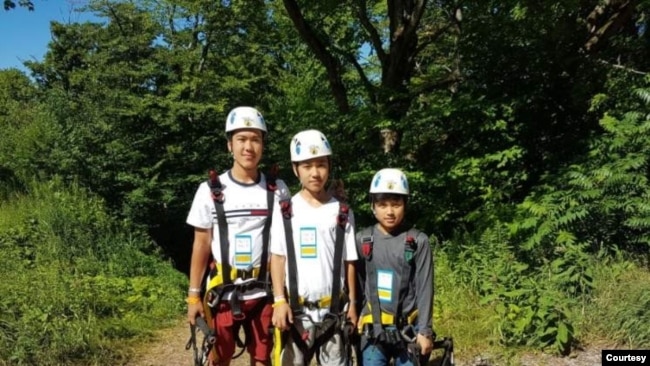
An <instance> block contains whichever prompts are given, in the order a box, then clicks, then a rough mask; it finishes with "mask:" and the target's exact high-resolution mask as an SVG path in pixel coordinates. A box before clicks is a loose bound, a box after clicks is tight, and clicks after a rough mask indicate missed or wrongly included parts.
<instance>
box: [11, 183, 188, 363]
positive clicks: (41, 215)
mask: <svg viewBox="0 0 650 366" xmlns="http://www.w3.org/2000/svg"><path fill="white" fill-rule="evenodd" d="M27 191H28V195H19V196H14V198H12V199H11V200H8V201H3V202H1V203H0V263H2V266H0V276H1V277H2V278H3V281H2V283H0V340H1V341H0V360H5V361H6V362H9V364H16V365H19V364H39V365H61V364H80V365H88V364H93V363H101V364H114V363H117V360H119V359H120V358H124V357H127V353H126V348H125V347H124V345H125V344H127V343H128V342H125V341H128V340H130V339H135V338H137V337H139V336H143V335H146V334H148V333H150V332H151V331H152V330H155V329H156V328H158V327H160V326H164V325H165V324H169V323H170V322H172V321H175V320H176V319H177V318H178V314H179V313H180V310H181V309H182V308H183V303H182V298H183V288H184V287H185V286H184V285H185V279H184V277H183V276H182V275H180V274H179V273H178V272H176V271H175V270H174V269H173V268H172V266H171V265H170V264H169V263H166V262H165V261H163V260H162V259H160V257H158V256H156V255H155V254H152V253H151V252H152V249H151V244H150V243H149V242H148V240H147V239H146V236H145V235H143V234H142V233H139V232H137V231H133V230H132V229H130V228H129V227H127V226H125V225H123V224H120V223H119V222H115V221H114V220H113V219H111V218H110V217H109V216H107V215H106V213H105V211H104V208H103V203H102V201H100V200H99V199H97V198H96V197H94V196H92V195H90V194H87V193H85V192H84V191H83V190H81V189H79V188H77V187H75V186H73V187H69V188H64V187H63V186H62V184H61V183H60V182H59V181H57V180H53V181H48V182H38V181H34V182H32V183H30V184H28V185H27ZM145 252H149V254H146V253H145ZM111 360H112V361H111Z"/></svg>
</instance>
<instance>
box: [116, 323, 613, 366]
mask: <svg viewBox="0 0 650 366" xmlns="http://www.w3.org/2000/svg"><path fill="white" fill-rule="evenodd" d="M189 335H190V332H189V327H188V326H187V323H186V322H185V320H184V319H183V320H181V321H179V323H178V325H177V326H175V327H173V328H170V329H165V330H163V331H160V332H159V333H158V335H157V336H156V337H155V340H154V341H153V342H151V343H148V344H143V345H142V346H141V347H139V348H138V349H137V351H136V356H135V357H134V359H133V360H132V361H131V362H129V363H127V364H126V366H193V360H192V352H191V351H189V350H185V344H186V343H187V340H188V339H189ZM611 348H613V347H611V346H607V345H590V346H589V347H586V349H584V350H582V351H576V352H574V353H573V354H571V355H570V356H568V357H556V356H551V355H548V354H544V353H531V354H526V355H524V356H522V357H521V358H519V359H516V360H510V361H502V360H500V358H499V357H492V356H490V355H472V356H469V355H459V354H457V355H456V366H597V365H601V361H600V357H601V349H611ZM436 356H437V354H434V357H432V360H431V362H430V363H429V365H428V366H437V362H436ZM231 365H232V366H248V365H249V362H248V355H247V354H244V355H242V356H241V357H240V358H237V359H235V360H233V362H232V363H231Z"/></svg>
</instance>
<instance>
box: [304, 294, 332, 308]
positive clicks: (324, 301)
mask: <svg viewBox="0 0 650 366" xmlns="http://www.w3.org/2000/svg"><path fill="white" fill-rule="evenodd" d="M305 303H308V304H310V305H315V306H316V307H317V308H327V307H329V306H330V304H331V303H332V297H331V296H325V297H321V298H320V299H318V300H316V301H307V300H306V299H305V298H303V297H298V304H300V305H305Z"/></svg>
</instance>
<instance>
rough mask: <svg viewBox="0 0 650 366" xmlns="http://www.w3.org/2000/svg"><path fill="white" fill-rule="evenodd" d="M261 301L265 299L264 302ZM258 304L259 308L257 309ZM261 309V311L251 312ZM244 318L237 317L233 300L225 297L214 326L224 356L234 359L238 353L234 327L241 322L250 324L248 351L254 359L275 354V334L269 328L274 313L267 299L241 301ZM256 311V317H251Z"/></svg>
mask: <svg viewBox="0 0 650 366" xmlns="http://www.w3.org/2000/svg"><path fill="white" fill-rule="evenodd" d="M260 302H264V304H261V303H260ZM255 308H257V309H255ZM254 310H257V314H251V313H252V312H253V311H254ZM241 311H242V315H244V314H245V317H244V318H243V319H234V318H233V315H232V310H231V308H230V303H228V302H226V301H224V302H222V303H220V304H219V308H218V311H217V314H216V315H215V317H214V324H213V327H214V329H215V333H216V336H217V343H216V344H215V347H216V349H217V353H218V354H219V358H220V359H221V360H230V359H232V357H233V355H234V354H235V337H237V336H238V335H235V334H234V329H239V327H236V328H235V326H237V325H239V324H241V325H242V328H245V327H248V328H249V335H250V339H249V344H248V346H247V351H248V353H249V354H250V355H251V358H252V359H253V360H254V361H259V362H267V361H269V360H270V358H271V350H272V348H273V336H272V334H271V333H270V331H269V329H270V327H271V317H272V316H273V308H272V307H271V304H270V303H267V299H265V298H262V299H252V300H244V301H242V302H241ZM251 315H252V317H251Z"/></svg>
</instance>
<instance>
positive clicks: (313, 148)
mask: <svg viewBox="0 0 650 366" xmlns="http://www.w3.org/2000/svg"><path fill="white" fill-rule="evenodd" d="M309 152H310V153H311V154H312V155H316V154H318V146H316V145H312V146H310V147H309Z"/></svg>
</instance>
